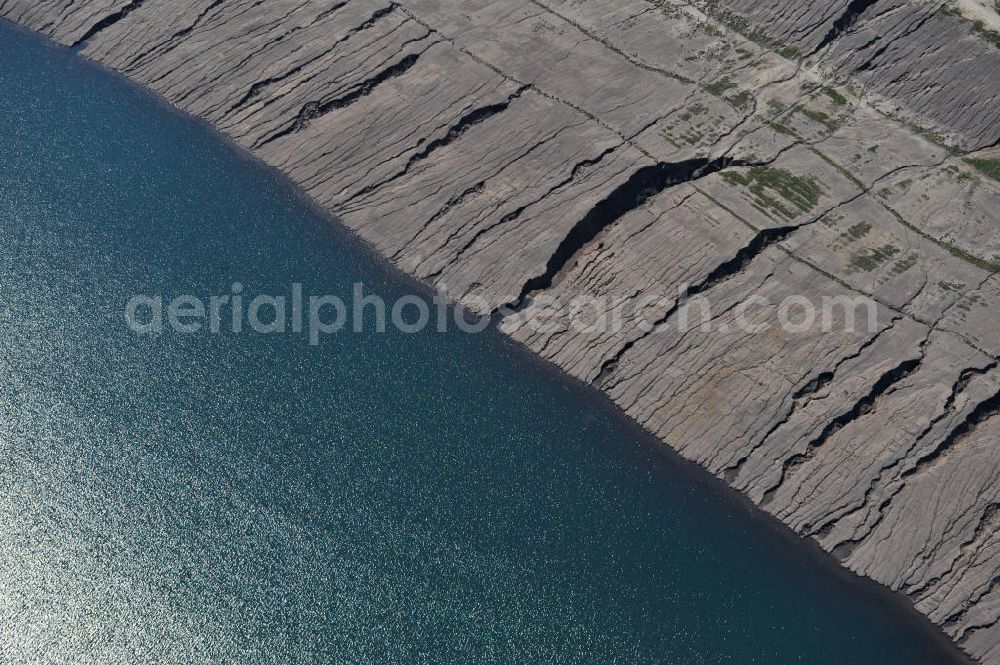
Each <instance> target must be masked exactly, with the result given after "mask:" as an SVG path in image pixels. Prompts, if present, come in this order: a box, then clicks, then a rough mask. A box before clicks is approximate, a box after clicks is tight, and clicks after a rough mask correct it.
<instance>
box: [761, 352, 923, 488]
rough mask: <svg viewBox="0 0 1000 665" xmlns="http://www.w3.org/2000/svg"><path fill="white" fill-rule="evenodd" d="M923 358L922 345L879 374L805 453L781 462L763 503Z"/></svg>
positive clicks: (808, 446) (909, 373) (828, 424)
mask: <svg viewBox="0 0 1000 665" xmlns="http://www.w3.org/2000/svg"><path fill="white" fill-rule="evenodd" d="M923 361H924V357H923V348H921V355H920V357H919V358H911V359H909V360H904V361H903V362H901V363H900V364H898V365H896V366H895V367H894V368H892V369H891V370H889V371H888V372H886V373H885V374H883V375H882V376H880V377H879V379H878V381H876V382H875V384H874V385H873V386H872V388H871V390H870V391H868V394H867V395H865V396H864V397H862V398H861V399H860V400H858V401H857V402H855V403H854V406H853V407H851V409H850V410H849V411H847V412H845V413H842V414H841V415H839V416H837V417H836V418H834V419H833V420H831V421H830V422H829V423H827V425H826V427H824V428H823V431H822V432H820V433H819V436H817V437H816V438H814V439H813V440H812V441H810V442H809V443H808V444H807V446H806V450H805V452H802V453H798V454H796V455H792V456H791V457H789V458H788V459H786V460H785V461H784V463H783V464H782V467H781V475H780V476H779V478H778V482H777V483H775V484H774V485H773V486H772V487H771V488H770V489H768V490H767V491H766V492H764V495H763V498H762V500H761V505H762V506H766V505H767V504H769V503H770V502H771V500H772V499H773V498H774V494H775V493H776V492H777V491H778V488H780V487H781V486H782V484H784V482H785V479H786V478H787V477H788V474H789V473H790V472H791V471H792V470H793V469H795V468H796V467H798V466H801V465H802V464H804V463H805V462H807V461H808V460H809V459H810V458H811V457H812V456H813V453H814V451H815V450H816V449H817V448H819V447H821V446H822V445H823V444H825V443H826V442H827V441H828V440H829V439H830V437H832V436H833V435H834V434H836V433H837V432H839V431H840V430H841V429H843V428H844V427H846V426H847V425H849V424H850V423H852V422H854V421H855V420H857V419H858V418H860V417H862V416H864V415H866V414H868V413H871V411H872V410H873V409H874V407H875V402H876V401H877V400H878V399H879V398H880V397H882V395H884V394H886V393H887V392H888V391H889V390H890V389H891V388H892V387H893V386H895V385H896V384H897V383H899V382H900V381H902V380H904V379H905V378H907V377H908V376H910V375H911V374H913V373H914V372H916V371H917V370H918V369H919V368H920V366H921V364H923Z"/></svg>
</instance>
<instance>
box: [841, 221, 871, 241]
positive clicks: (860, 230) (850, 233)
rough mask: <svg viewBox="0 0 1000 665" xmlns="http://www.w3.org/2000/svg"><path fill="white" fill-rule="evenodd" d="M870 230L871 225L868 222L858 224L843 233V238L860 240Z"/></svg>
mask: <svg viewBox="0 0 1000 665" xmlns="http://www.w3.org/2000/svg"><path fill="white" fill-rule="evenodd" d="M871 230H872V225H871V224H869V223H868V222H858V223H857V224H855V225H854V226H852V227H851V228H849V229H847V231H845V232H844V237H845V238H848V239H850V240H852V241H853V240H861V239H862V238H864V237H865V236H866V235H868V232H869V231H871Z"/></svg>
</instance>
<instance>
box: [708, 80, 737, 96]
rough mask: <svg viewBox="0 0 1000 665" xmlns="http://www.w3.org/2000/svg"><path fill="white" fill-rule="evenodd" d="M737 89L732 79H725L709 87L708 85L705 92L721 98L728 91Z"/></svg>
mask: <svg viewBox="0 0 1000 665" xmlns="http://www.w3.org/2000/svg"><path fill="white" fill-rule="evenodd" d="M735 87H736V84H735V83H733V81H732V80H731V79H728V78H724V79H719V80H718V81H716V82H714V83H709V84H708V85H706V86H705V92H707V93H708V94H710V95H715V96H716V97H721V96H722V95H724V94H725V93H726V92H727V91H728V90H732V89H733V88H735Z"/></svg>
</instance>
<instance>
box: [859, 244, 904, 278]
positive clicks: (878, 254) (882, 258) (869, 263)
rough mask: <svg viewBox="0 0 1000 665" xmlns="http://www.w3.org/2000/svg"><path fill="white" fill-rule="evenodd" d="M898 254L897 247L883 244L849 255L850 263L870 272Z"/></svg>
mask: <svg viewBox="0 0 1000 665" xmlns="http://www.w3.org/2000/svg"><path fill="white" fill-rule="evenodd" d="M897 254H899V249H898V248H896V247H893V246H892V245H883V246H882V247H878V248H875V249H869V250H868V251H867V252H861V253H859V254H855V255H854V256H852V257H851V265H852V266H854V267H855V268H860V269H861V270H864V271H865V272H871V271H872V270H875V269H876V268H878V267H879V266H880V265H882V264H883V263H885V262H886V261H888V260H889V259H891V258H892V257H894V256H896V255H897Z"/></svg>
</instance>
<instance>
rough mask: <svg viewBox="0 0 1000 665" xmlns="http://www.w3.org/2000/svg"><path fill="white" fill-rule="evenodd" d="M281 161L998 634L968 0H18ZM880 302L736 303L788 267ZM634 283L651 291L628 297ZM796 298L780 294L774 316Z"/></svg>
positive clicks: (991, 277)
mask: <svg viewBox="0 0 1000 665" xmlns="http://www.w3.org/2000/svg"><path fill="white" fill-rule="evenodd" d="M0 16H3V17H5V18H7V19H9V20H11V21H15V22H17V23H20V24H22V25H24V26H26V27H29V28H32V29H34V30H37V31H40V32H42V33H44V34H46V35H48V36H49V37H51V38H53V39H55V40H57V41H59V42H61V43H63V44H67V45H70V46H74V47H78V48H79V49H80V50H81V53H82V55H84V56H85V57H87V58H90V59H93V60H95V61H98V62H100V63H103V64H105V65H107V66H109V67H111V68H114V69H116V70H119V71H121V72H123V73H124V74H125V75H127V76H128V77H130V78H131V79H133V80H135V81H137V82H139V83H141V84H143V85H145V86H147V87H149V88H151V89H152V90H155V91H156V92H158V93H160V94H162V95H163V96H164V97H165V98H167V99H168V100H170V101H171V102H172V103H174V104H175V105H177V106H178V107H180V108H182V109H184V110H186V111H188V112H191V113H193V114H195V115H197V116H200V117H202V118H204V119H206V120H208V121H210V122H211V123H213V124H214V125H215V126H217V127H218V128H220V129H221V130H222V131H223V132H225V133H226V134H227V135H228V136H230V137H231V138H232V139H233V140H234V141H235V142H237V143H238V144H239V145H241V146H243V147H245V148H246V149H247V150H249V151H250V152H252V153H253V154H255V155H256V156H258V157H260V158H261V159H263V160H264V161H265V162H267V163H268V164H271V165H273V166H275V167H276V168H278V169H280V170H281V171H283V172H284V173H285V174H287V175H288V176H289V177H291V178H292V179H293V180H294V181H295V182H297V183H298V184H299V185H300V186H301V187H302V188H303V189H304V190H305V191H306V192H308V193H309V194H310V195H311V196H312V197H313V198H314V199H315V200H316V201H317V202H318V203H320V204H321V205H322V206H324V207H325V208H327V209H329V210H330V211H331V212H333V213H334V214H336V215H337V216H338V217H339V218H340V219H341V220H342V221H343V222H344V224H346V225H347V226H348V227H350V228H351V229H353V230H354V231H355V232H356V233H357V234H358V235H359V236H360V237H362V238H364V239H365V240H367V241H368V242H370V243H371V244H373V245H374V246H375V247H376V248H377V249H378V250H379V251H380V252H381V253H382V254H384V255H385V256H387V257H389V258H390V260H391V261H393V262H394V263H395V264H396V265H398V266H399V267H400V268H402V269H403V270H405V271H406V272H408V273H410V274H412V275H413V276H415V277H417V278H419V279H421V280H424V281H426V282H427V283H429V284H431V285H433V286H435V287H437V288H441V289H444V290H446V291H447V292H448V293H449V294H451V295H452V296H453V297H454V298H456V299H457V300H459V301H460V302H462V303H464V304H465V305H466V306H468V307H470V308H472V309H475V310H477V311H480V312H481V313H484V314H492V313H495V312H498V311H505V312H510V311H511V310H513V311H515V312H516V313H517V316H518V317H524V316H530V315H532V314H533V313H535V312H536V311H537V310H538V309H539V308H540V307H541V305H540V303H541V302H542V300H543V299H542V298H540V296H541V295H543V294H544V295H547V296H552V297H559V296H561V295H562V296H569V295H573V296H576V295H590V296H594V297H602V298H614V299H617V300H618V301H622V302H625V303H629V302H639V301H640V299H642V298H643V297H644V296H647V295H649V294H655V295H669V294H677V293H678V287H679V286H680V285H688V290H689V291H691V292H695V293H698V294H699V295H702V296H705V297H706V298H708V299H709V300H710V301H711V303H712V304H713V309H712V317H713V318H712V321H711V323H712V326H711V327H712V331H711V332H705V331H703V330H702V329H701V328H700V327H699V328H693V329H689V330H682V329H681V327H680V326H677V325H674V323H676V318H677V316H678V307H677V305H678V303H676V302H671V301H670V300H669V299H660V300H658V301H657V303H656V304H655V305H652V306H651V308H652V309H651V310H650V308H649V307H647V308H645V310H643V311H642V314H643V319H644V320H652V321H655V322H656V323H657V325H656V326H655V327H654V329H653V330H652V331H650V330H648V329H647V327H643V326H641V325H640V323H641V322H640V320H639V317H636V318H635V319H629V320H628V321H626V325H625V326H624V327H623V328H622V329H620V330H614V331H601V332H584V331H581V330H579V329H577V328H574V327H571V326H569V325H566V326H564V327H558V326H556V327H550V328H547V329H546V330H545V331H544V332H542V331H537V330H535V329H533V328H531V327H528V326H520V327H518V326H515V325H513V318H512V320H511V321H504V322H502V323H501V327H503V328H506V330H507V332H508V333H509V334H510V335H511V336H512V337H513V338H514V339H516V340H518V341H520V342H523V343H524V344H525V345H526V346H528V347H529V348H530V349H532V350H534V351H535V352H537V353H538V354H539V356H541V357H542V358H545V359H546V360H549V361H551V362H553V363H555V364H556V365H557V366H559V367H561V368H562V369H564V370H565V371H566V372H568V373H569V374H571V375H573V376H575V377H577V378H579V379H581V380H583V381H585V382H588V383H591V384H593V385H595V386H596V387H597V388H599V389H601V390H602V391H604V392H605V393H606V394H607V395H608V396H609V397H610V399H611V400H612V401H613V402H614V403H615V404H617V405H618V406H620V407H621V409H622V410H623V411H624V412H625V413H627V414H629V415H630V416H631V417H632V418H634V419H635V420H636V421H637V422H638V423H639V424H640V425H642V426H643V427H644V428H646V429H647V430H649V431H650V432H652V433H653V434H655V435H656V436H657V437H658V438H659V439H660V440H662V441H664V442H665V443H667V444H668V445H670V446H671V447H673V448H674V449H676V450H677V451H679V452H680V453H681V454H682V455H683V456H684V457H686V458H688V459H690V460H693V461H695V462H697V463H699V464H701V465H702V466H704V467H705V468H707V469H709V470H710V471H711V472H712V473H714V474H716V475H718V476H719V477H721V478H723V479H725V480H726V481H727V482H728V483H729V484H730V485H732V486H733V487H735V488H737V489H738V490H740V491H742V492H744V493H745V494H746V495H747V496H748V497H750V499H752V500H753V501H754V502H755V503H757V504H758V505H760V506H761V507H762V508H763V509H765V510H766V511H768V512H770V513H771V514H773V515H775V516H776V517H778V518H779V519H780V520H781V521H783V522H784V523H785V524H787V525H788V526H789V527H791V528H792V529H794V530H795V531H796V532H797V533H799V534H801V535H803V536H808V537H810V538H814V539H815V540H816V541H817V542H818V543H819V544H820V545H821V546H822V547H823V548H824V549H826V550H827V551H829V552H831V553H832V554H833V555H834V556H836V557H837V558H838V559H839V560H840V561H841V562H842V563H843V565H844V566H846V567H847V568H849V569H850V570H853V571H855V572H857V573H859V574H862V575H865V576H868V577H870V578H872V579H874V580H876V581H878V582H880V583H882V584H884V585H886V586H888V587H889V588H891V589H894V590H897V591H899V592H901V593H903V594H906V595H907V596H908V597H909V598H910V599H911V600H912V602H913V603H914V605H915V606H916V608H917V609H918V610H919V611H920V612H922V613H923V614H925V615H926V616H928V617H929V618H930V619H931V620H932V621H934V622H935V623H937V624H939V625H940V626H941V627H942V628H943V630H944V631H945V632H946V633H947V634H948V635H950V636H951V637H952V638H953V639H954V640H955V641H956V643H957V644H958V645H959V646H960V647H961V648H962V649H964V650H965V651H966V652H967V653H969V654H970V655H972V656H973V657H975V658H977V659H978V660H980V661H981V662H983V663H989V664H993V663H1000V626H998V623H997V619H998V617H1000V585H998V584H997V580H998V579H1000V532H998V530H997V525H998V524H1000V482H998V474H1000V446H998V445H997V441H998V438H1000V418H998V417H997V413H998V411H1000V369H998V362H997V356H998V354H1000V335H998V334H997V325H996V324H997V317H996V311H997V309H996V308H997V305H998V304H1000V276H998V275H997V271H998V269H1000V233H998V232H997V227H998V225H1000V213H998V211H1000V182H998V181H997V179H996V178H998V177H1000V161H997V159H998V158H997V154H996V150H995V148H996V147H997V145H998V143H1000V105H997V104H996V99H997V97H998V95H1000V78H998V77H997V75H996V72H997V71H1000V51H998V48H997V42H998V39H1000V38H997V37H996V36H995V35H994V34H993V33H991V32H990V31H989V30H988V29H986V28H984V26H983V25H977V24H976V23H974V22H971V21H969V20H967V19H965V18H964V17H963V16H961V15H960V14H959V13H958V12H957V11H955V10H954V9H953V8H952V7H951V6H950V5H946V4H945V3H935V2H906V3H904V2H902V0H866V1H858V0H854V1H852V2H846V1H844V0H837V1H824V2H817V3H809V6H808V7H804V6H803V5H802V4H801V3H792V2H784V1H783V2H777V3H774V2H768V3H764V2H757V1H756V0H719V1H718V2H711V3H698V2H695V3H691V4H683V3H673V2H656V3H648V2H644V1H641V0H634V1H632V0H616V1H615V2H598V1H596V0H594V1H589V2H580V1H575V2H568V1H567V2H556V1H554V0H545V1H520V2H514V1H505V2H496V1H491V2H487V1H485V0H472V1H468V0H464V1H461V2H460V1H458V0H401V1H399V2H381V1H379V0H346V1H345V0H312V1H309V2H285V1H282V2H265V3H261V2H252V1H250V0H229V1H221V2H220V1H218V0H214V1H213V0H203V1H201V2H194V1H186V0H179V1H178V2H171V3H161V2H156V1H155V0H145V1H144V0H132V1H131V2H122V1H115V0H108V1H106V2H54V1H48V2H45V1H43V2H27V1H26V0H6V1H5V2H0ZM800 295H806V296H809V297H818V296H829V297H831V298H852V297H855V296H859V295H865V296H868V297H870V298H872V299H874V300H875V301H876V302H877V303H878V308H877V309H878V311H877V322H876V325H874V326H872V327H871V329H868V328H867V327H861V328H858V327H851V326H836V325H835V326H833V327H834V331H833V332H821V331H819V330H816V331H815V332H811V331H805V332H803V331H788V330H783V329H779V328H776V327H772V328H771V329H769V330H768V332H767V333H766V334H756V335H748V334H747V333H746V332H740V329H741V328H740V326H738V325H736V323H737V322H736V320H735V317H737V316H739V315H740V312H741V308H740V307H739V304H740V303H743V302H746V301H747V300H748V299H749V298H750V297H751V296H762V297H764V298H766V299H767V301H768V302H770V303H778V302H781V301H782V299H784V298H786V297H788V296H800ZM633 309H636V308H633ZM771 310H773V307H771V308H770V309H769V308H768V307H764V308H758V309H756V310H754V312H755V316H759V317H761V319H762V320H765V319H768V318H773V317H774V315H775V312H774V311H771Z"/></svg>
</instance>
